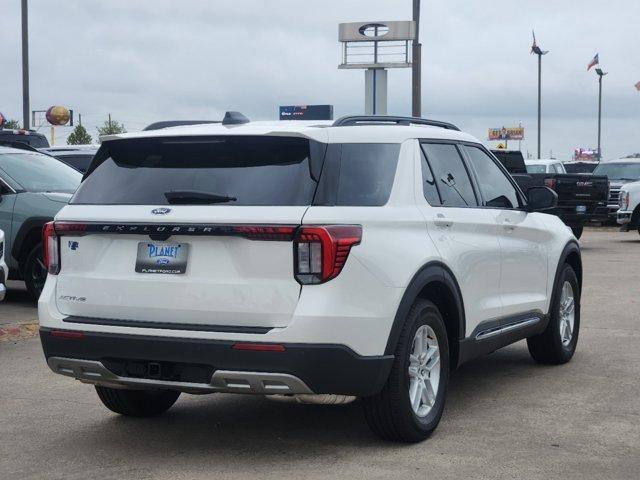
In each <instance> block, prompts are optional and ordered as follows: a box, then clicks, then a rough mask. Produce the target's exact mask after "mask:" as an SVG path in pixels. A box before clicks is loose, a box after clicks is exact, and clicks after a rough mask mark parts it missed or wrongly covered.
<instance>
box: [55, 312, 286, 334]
mask: <svg viewBox="0 0 640 480" xmlns="http://www.w3.org/2000/svg"><path fill="white" fill-rule="evenodd" d="M63 321H64V322H67V323H83V324H86V325H106V326H109V327H131V328H155V329H160V330H185V331H189V332H213V333H216V332H217V333H247V334H265V333H269V332H270V331H271V330H273V328H271V327H243V326H229V325H197V324H193V323H191V324H189V323H186V324H185V323H172V322H141V321H138V320H116V319H110V318H109V319H107V318H90V317H78V316H73V315H72V316H69V317H65V318H64V319H63Z"/></svg>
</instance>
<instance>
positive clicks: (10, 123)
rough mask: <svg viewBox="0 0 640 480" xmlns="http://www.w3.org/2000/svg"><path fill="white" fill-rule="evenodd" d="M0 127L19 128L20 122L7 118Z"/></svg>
mask: <svg viewBox="0 0 640 480" xmlns="http://www.w3.org/2000/svg"><path fill="white" fill-rule="evenodd" d="M0 128H6V129H7V130H12V129H16V130H17V129H19V128H20V124H19V123H18V121H17V120H7V121H6V122H4V123H3V124H2V127H0Z"/></svg>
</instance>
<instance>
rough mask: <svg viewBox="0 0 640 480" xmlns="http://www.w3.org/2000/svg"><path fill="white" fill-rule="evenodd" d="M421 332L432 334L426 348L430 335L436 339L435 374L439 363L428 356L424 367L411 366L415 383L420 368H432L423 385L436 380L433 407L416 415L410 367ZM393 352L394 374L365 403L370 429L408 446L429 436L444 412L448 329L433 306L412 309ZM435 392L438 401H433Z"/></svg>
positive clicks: (426, 304) (419, 304)
mask: <svg viewBox="0 0 640 480" xmlns="http://www.w3.org/2000/svg"><path fill="white" fill-rule="evenodd" d="M427 327H428V328H427ZM418 329H421V330H420V331H421V332H426V333H427V334H428V335H430V336H429V340H428V342H427V345H429V344H430V343H431V342H432V340H431V336H434V337H435V339H436V340H437V347H438V349H439V371H438V372H436V369H437V368H438V364H437V362H436V361H435V360H434V359H433V358H434V357H432V358H429V355H428V354H427V355H426V357H424V358H426V359H428V361H427V362H426V364H424V363H423V364H421V366H418V367H416V365H418V364H417V363H415V361H414V362H413V363H411V365H413V367H411V368H413V372H414V377H413V378H414V381H415V382H418V381H419V378H420V377H418V376H417V375H415V374H416V372H417V373H420V372H419V370H420V369H423V370H424V369H428V368H429V365H431V367H430V368H431V370H430V372H429V374H428V375H429V376H428V378H426V380H424V385H428V384H429V382H431V381H432V380H431V379H433V381H436V388H435V389H434V388H433V387H432V388H431V392H432V395H431V401H432V405H431V406H430V407H429V405H424V406H422V405H421V406H420V407H419V409H418V411H417V412H416V411H415V410H414V407H413V406H412V404H411V400H410V391H409V389H410V388H411V387H412V384H411V381H412V380H411V378H410V376H409V369H410V366H411V365H410V362H411V360H410V354H412V353H413V351H414V349H416V348H417V344H414V340H415V338H414V337H415V336H416V334H417V333H418ZM423 341H424V340H423ZM394 353H395V358H394V361H393V366H392V368H391V373H390V374H389V378H388V380H387V383H386V384H385V386H384V387H383V389H382V391H381V392H380V393H378V394H377V395H374V396H371V397H367V398H363V400H362V405H363V408H364V414H365V418H366V420H367V423H368V424H369V427H370V428H371V430H372V431H373V432H374V433H375V434H376V435H378V436H379V437H381V438H383V439H385V440H391V441H396V442H407V443H408V442H419V441H422V440H424V439H426V438H427V437H429V435H430V434H431V433H432V432H433V431H434V430H435V428H436V427H437V426H438V423H439V422H440V417H442V412H443V411H444V404H445V398H446V393H447V386H448V384H449V343H448V339H447V330H446V328H445V325H444V322H443V320H442V315H441V314H440V312H439V311H438V308H437V307H436V306H435V305H434V304H433V303H431V302H429V301H426V300H417V301H416V302H415V303H414V304H413V305H412V306H411V309H410V310H409V314H408V315H407V319H406V321H405V325H404V327H403V330H402V332H401V334H400V338H399V339H398V345H397V347H396V350H395V352H394ZM422 373H424V372H422ZM436 373H437V374H438V375H437V379H436V377H435V375H436ZM428 390H429V389H427V390H425V395H427V396H429V395H428V393H427V392H428ZM414 391H415V390H414ZM421 391H422V390H421ZM434 392H435V401H433V396H434V395H433V393H434ZM416 398H417V397H416ZM420 404H422V400H420ZM420 409H422V410H420Z"/></svg>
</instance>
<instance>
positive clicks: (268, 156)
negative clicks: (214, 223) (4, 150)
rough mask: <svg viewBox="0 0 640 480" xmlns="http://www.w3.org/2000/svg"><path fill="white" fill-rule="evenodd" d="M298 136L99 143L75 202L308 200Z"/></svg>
mask: <svg viewBox="0 0 640 480" xmlns="http://www.w3.org/2000/svg"><path fill="white" fill-rule="evenodd" d="M310 143H312V142H310V141H309V140H307V139H302V138H286V137H269V136H218V137H185V138H178V137H171V138H169V137H167V138H153V139H131V140H116V141H113V142H109V143H108V144H106V145H104V146H103V149H102V150H101V151H100V153H99V154H98V155H99V156H100V157H99V159H97V160H96V162H95V163H94V165H92V166H91V170H90V171H89V172H88V174H87V175H86V176H85V180H84V181H83V182H82V185H81V187H80V188H79V189H78V191H77V193H76V195H75V196H74V198H73V199H72V203H74V204H99V205H167V204H175V203H177V202H179V203H181V204H203V203H204V204H214V203H215V204H222V205H252V206H260V205H264V206H296V205H310V204H311V202H312V200H313V194H314V192H315V188H316V184H317V182H316V180H315V179H314V175H313V173H312V170H313V165H312V164H313V163H314V162H313V161H312V159H311V151H314V152H318V156H320V162H321V161H322V160H321V155H323V154H324V152H323V151H321V149H318V148H315V147H313V148H312V147H311V145H310Z"/></svg>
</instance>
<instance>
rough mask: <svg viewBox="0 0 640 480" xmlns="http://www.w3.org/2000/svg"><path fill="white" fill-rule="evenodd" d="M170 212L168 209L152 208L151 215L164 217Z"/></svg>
mask: <svg viewBox="0 0 640 480" xmlns="http://www.w3.org/2000/svg"><path fill="white" fill-rule="evenodd" d="M170 211H171V209H170V208H154V209H153V210H151V213H152V214H154V215H166V214H167V213H169V212H170Z"/></svg>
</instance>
